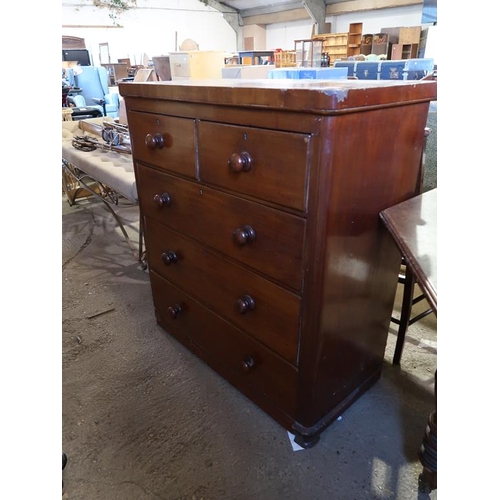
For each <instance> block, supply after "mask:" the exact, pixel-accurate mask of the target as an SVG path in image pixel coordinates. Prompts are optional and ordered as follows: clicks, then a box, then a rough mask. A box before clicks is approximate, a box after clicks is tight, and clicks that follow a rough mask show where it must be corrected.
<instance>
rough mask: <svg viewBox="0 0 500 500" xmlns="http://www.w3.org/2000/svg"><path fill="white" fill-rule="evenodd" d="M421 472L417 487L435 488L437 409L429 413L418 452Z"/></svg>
mask: <svg viewBox="0 0 500 500" xmlns="http://www.w3.org/2000/svg"><path fill="white" fill-rule="evenodd" d="M434 397H435V398H436V403H437V370H436V374H435V384H434ZM419 459H420V463H421V464H422V465H423V470H422V473H421V474H420V476H419V478H418V489H419V491H421V492H422V493H430V492H431V491H432V490H435V489H437V410H435V411H433V412H432V413H431V414H430V415H429V421H428V422H427V427H426V429H425V434H424V438H423V440H422V446H421V447H420V452H419Z"/></svg>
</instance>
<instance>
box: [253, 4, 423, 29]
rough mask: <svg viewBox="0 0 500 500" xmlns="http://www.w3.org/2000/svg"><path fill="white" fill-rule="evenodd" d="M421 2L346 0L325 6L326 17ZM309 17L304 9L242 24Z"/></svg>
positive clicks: (298, 19) (263, 16)
mask: <svg viewBox="0 0 500 500" xmlns="http://www.w3.org/2000/svg"><path fill="white" fill-rule="evenodd" d="M422 4H423V0H348V1H346V2H340V3H336V4H328V5H327V6H326V16H339V15H341V14H349V13H352V12H363V11H369V10H379V9H391V8H396V7H408V6H410V5H422ZM308 18H309V15H308V14H307V12H306V11H305V9H293V10H287V11H283V12H275V13H270V14H260V15H256V16H248V17H243V24H244V25H245V26H246V25H249V24H264V25H266V24H275V23H287V22H292V21H302V20H304V19H308Z"/></svg>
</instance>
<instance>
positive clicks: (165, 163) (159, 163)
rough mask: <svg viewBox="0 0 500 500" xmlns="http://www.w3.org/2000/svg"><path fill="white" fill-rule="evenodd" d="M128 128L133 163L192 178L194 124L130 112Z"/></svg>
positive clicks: (194, 164)
mask: <svg viewBox="0 0 500 500" xmlns="http://www.w3.org/2000/svg"><path fill="white" fill-rule="evenodd" d="M128 127H129V130H130V137H131V140H132V151H133V154H134V160H141V161H144V162H147V163H151V164H153V165H155V166H156V167H159V168H161V169H164V170H166V171H171V172H174V173H178V174H182V175H185V176H187V177H193V178H195V177H196V153H195V133H194V120H190V119H187V118H177V117H174V116H166V115H157V114H152V113H141V112H138V111H131V112H130V113H129V114H128Z"/></svg>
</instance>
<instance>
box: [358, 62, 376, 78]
mask: <svg viewBox="0 0 500 500" xmlns="http://www.w3.org/2000/svg"><path fill="white" fill-rule="evenodd" d="M379 65H380V62H379V61H373V62H358V63H357V64H356V69H355V73H354V74H355V76H356V77H357V78H358V80H378V73H379Z"/></svg>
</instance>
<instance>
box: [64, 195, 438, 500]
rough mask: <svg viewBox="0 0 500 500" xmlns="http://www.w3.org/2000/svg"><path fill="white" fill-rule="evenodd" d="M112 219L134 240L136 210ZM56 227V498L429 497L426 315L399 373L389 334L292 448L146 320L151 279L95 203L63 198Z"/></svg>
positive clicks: (432, 365) (430, 371)
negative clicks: (425, 476)
mask: <svg viewBox="0 0 500 500" xmlns="http://www.w3.org/2000/svg"><path fill="white" fill-rule="evenodd" d="M119 213H120V214H121V216H122V217H123V219H124V220H125V223H126V225H127V227H128V228H129V230H130V236H131V237H132V239H133V240H135V241H137V230H136V229H137V227H138V209H137V207H133V206H129V207H126V206H123V207H121V208H119ZM62 232H63V239H62V241H63V248H62V260H63V265H62V318H63V324H62V376H63V385H62V396H63V401H62V403H63V404H62V406H63V414H62V422H63V426H62V444H63V451H64V452H65V453H66V454H67V456H68V463H67V466H66V468H65V469H64V471H63V473H62V476H63V480H64V487H63V499H72V500H114V499H119V500H145V499H148V500H275V499H280V500H281V499H285V500H287V499H290V500H327V499H328V500H332V499H333V500H367V499H370V500H385V499H398V500H410V499H411V500H414V499H419V500H420V499H426V498H427V499H428V498H431V499H433V500H435V499H436V498H437V490H435V491H433V492H432V493H431V494H430V495H426V494H422V493H419V492H418V475H419V473H420V472H421V470H422V468H421V465H420V463H419V461H418V458H417V452H418V450H419V448H420V444H421V440H422V436H423V433H424V429H425V426H426V423H427V419H428V416H429V414H430V412H432V411H433V410H434V396H433V388H434V372H435V370H436V365H437V359H436V340H437V338H436V318H435V317H434V315H430V316H427V317H426V318H424V319H423V320H421V321H420V322H418V323H416V324H414V325H412V326H411V327H410V330H409V332H408V334H407V341H406V345H405V350H404V352H403V357H402V363H401V366H400V367H395V366H393V365H392V364H391V360H392V353H393V351H394V344H395V339H396V335H395V334H396V328H395V325H393V326H391V329H390V332H389V336H388V342H387V350H386V358H385V361H386V363H385V366H384V369H383V373H382V378H381V379H380V380H379V381H378V382H377V383H376V384H375V385H374V386H373V387H372V388H371V389H370V390H369V391H368V392H367V393H365V394H364V395H363V396H362V397H361V398H360V399H359V400H358V401H357V402H355V403H354V405H353V406H351V408H349V409H348V410H347V411H346V412H345V414H344V415H342V418H341V419H340V420H338V421H337V422H335V423H334V424H333V425H331V426H330V427H329V428H328V429H327V430H326V431H325V432H324V433H323V434H322V436H321V439H320V441H319V443H318V445H316V446H315V447H314V448H312V449H310V450H298V451H294V450H293V449H292V445H291V442H290V439H289V436H288V434H287V432H286V431H285V430H284V429H283V428H282V427H281V426H279V425H278V424H277V423H276V422H275V421H274V420H272V419H271V418H270V417H269V416H267V414H265V413H264V412H262V411H261V410H260V409H259V408H258V407H257V406H255V405H254V404H253V403H251V402H250V401H249V400H247V399H246V398H245V397H244V396H242V395H241V394H239V393H238V391H237V390H236V389H234V388H233V387H232V386H231V385H229V384H228V383H227V382H226V381H225V380H223V379H222V378H221V377H220V376H219V375H217V374H216V373H215V372H214V371H212V370H211V369H210V368H209V367H208V366H206V365H205V364H204V363H203V362H201V361H200V360H198V359H197V358H196V357H195V356H194V355H192V354H191V353H190V352H189V351H187V350H186V349H185V348H184V347H183V346H181V345H180V344H179V343H177V342H176V341H175V340H173V339H172V338H170V337H169V336H168V335H167V334H165V333H164V332H163V331H162V330H161V329H160V328H159V327H158V326H157V325H156V321H155V317H154V312H153V304H152V297H151V291H150V285H149V275H148V273H147V272H145V271H143V270H141V268H140V266H139V265H138V263H137V262H136V261H135V260H134V258H133V256H132V253H131V251H130V249H129V247H128V246H127V244H126V243H125V241H124V239H123V237H122V235H121V232H120V231H119V229H118V226H117V225H116V223H115V221H114V219H113V218H112V216H111V215H110V214H109V212H107V211H106V209H105V207H104V205H103V204H102V203H101V202H100V201H98V200H94V201H90V202H89V201H81V202H79V203H78V205H75V206H73V207H70V206H69V204H68V203H67V201H66V199H65V198H64V197H63V200H62ZM400 297H401V295H400V293H399V292H398V298H397V301H396V302H397V303H398V304H399V300H400ZM424 307H425V304H420V305H419V306H418V308H424ZM98 313H102V314H98Z"/></svg>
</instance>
